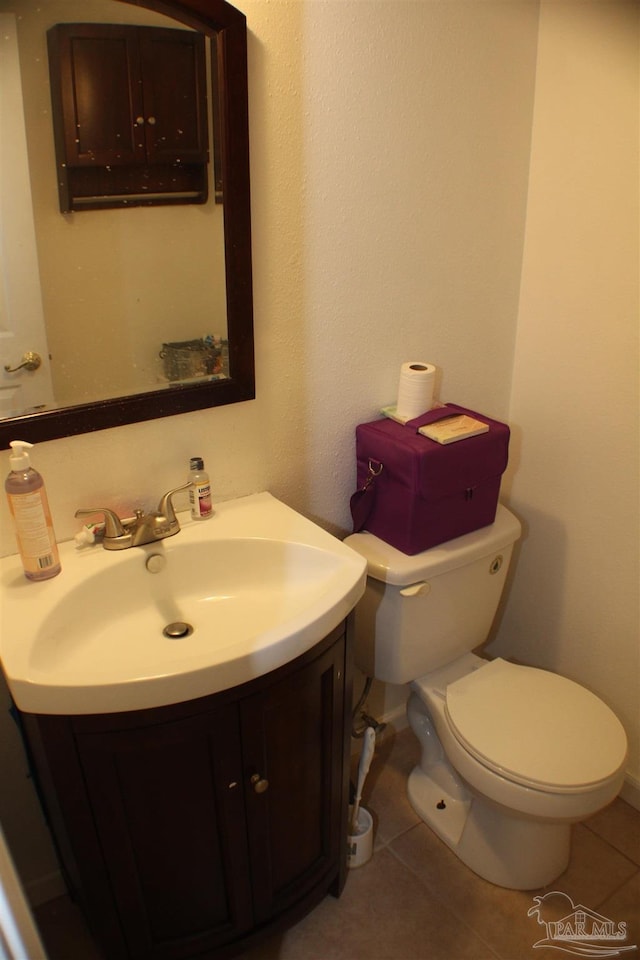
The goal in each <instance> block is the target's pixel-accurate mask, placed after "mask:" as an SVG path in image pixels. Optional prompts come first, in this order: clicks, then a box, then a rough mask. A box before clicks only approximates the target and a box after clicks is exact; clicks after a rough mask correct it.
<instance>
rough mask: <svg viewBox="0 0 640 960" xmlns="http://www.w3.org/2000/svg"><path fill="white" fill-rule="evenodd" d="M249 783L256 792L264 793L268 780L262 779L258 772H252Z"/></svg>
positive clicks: (267, 787) (267, 786)
mask: <svg viewBox="0 0 640 960" xmlns="http://www.w3.org/2000/svg"><path fill="white" fill-rule="evenodd" d="M251 783H252V785H253V789H254V790H255V792H256V793H265V791H267V790H268V789H269V781H268V780H263V778H262V777H261V776H260V774H259V773H254V775H253V776H252V777H251Z"/></svg>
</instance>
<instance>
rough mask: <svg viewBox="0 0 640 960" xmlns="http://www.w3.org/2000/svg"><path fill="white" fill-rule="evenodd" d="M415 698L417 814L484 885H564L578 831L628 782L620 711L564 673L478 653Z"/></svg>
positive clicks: (419, 685)
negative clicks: (578, 824) (504, 719)
mask: <svg viewBox="0 0 640 960" xmlns="http://www.w3.org/2000/svg"><path fill="white" fill-rule="evenodd" d="M411 691H412V693H411V696H410V698H409V702H408V704H407V714H408V719H409V724H410V726H411V728H412V729H413V731H414V733H415V734H416V736H417V737H418V740H419V741H420V745H421V747H422V755H421V759H420V763H419V765H418V766H417V767H416V768H415V769H414V770H413V771H412V773H411V775H410V777H409V782H408V794H409V799H410V802H411V804H412V806H413V807H414V809H415V810H416V812H417V813H418V814H419V816H420V817H421V818H422V819H423V820H424V821H425V822H426V823H427V824H428V825H429V826H430V827H431V828H432V829H433V830H434V831H435V832H436V833H437V834H438V836H439V837H440V838H441V839H442V840H444V841H445V843H447V844H448V845H449V846H450V847H451V848H452V850H454V852H455V853H456V854H457V855H458V857H459V858H460V859H461V860H462V861H463V862H464V863H466V864H467V866H469V867H470V868H471V869H472V870H473V871H474V872H475V873H477V874H479V875H480V876H482V877H484V879H486V880H490V881H491V882H493V883H496V884H498V885H500V886H505V887H510V888H512V889H520V890H527V889H533V888H535V887H540V886H544V885H546V884H548V883H550V882H551V881H552V880H554V879H556V877H558V876H559V875H560V874H561V873H563V872H564V870H565V869H566V867H567V864H568V861H569V854H570V839H571V824H572V823H575V822H578V821H580V820H584V819H585V818H586V817H588V816H590V815H591V814H593V813H595V812H597V811H598V810H600V809H602V807H604V806H606V805H607V804H608V803H610V802H611V800H613V799H614V797H615V796H616V795H617V794H618V792H619V790H620V787H621V785H622V780H623V776H624V762H625V757H626V746H627V744H626V736H625V733H624V730H623V728H622V725H621V724H620V722H619V721H618V719H617V717H616V716H615V714H613V713H612V711H611V710H609V708H608V707H607V706H606V705H605V704H604V703H603V702H602V701H601V700H599V699H598V698H597V697H595V696H594V695H593V694H591V693H590V692H589V691H587V690H585V689H584V688H583V687H581V686H579V685H578V684H576V683H573V682H572V681H570V680H567V679H565V678H563V677H559V676H557V675H556V674H553V673H549V672H547V671H544V670H537V669H534V668H532V667H525V666H519V665H515V664H512V663H508V662H506V661H504V660H494V661H487V660H482V659H480V658H479V657H476V656H474V655H473V654H468V655H466V656H463V657H461V658H460V659H459V660H457V661H456V662H455V663H454V664H451V665H449V666H448V667H446V668H444V669H441V670H438V671H435V672H434V673H433V674H431V675H427V676H425V677H421V678H419V679H418V680H415V681H414V682H413V683H412V684H411ZM505 710H506V711H507V712H508V716H509V723H508V725H505V723H503V722H502V720H501V718H502V717H503V716H504V715H505Z"/></svg>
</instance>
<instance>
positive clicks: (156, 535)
mask: <svg viewBox="0 0 640 960" xmlns="http://www.w3.org/2000/svg"><path fill="white" fill-rule="evenodd" d="M190 487H191V483H190V482H189V483H184V484H183V485H182V486H181V487H175V488H174V489H173V490H169V492H168V493H165V494H164V496H163V497H162V498H161V500H160V503H159V505H158V509H157V510H155V511H151V513H145V512H144V510H136V512H135V516H134V517H131V518H129V519H126V520H121V519H120V517H119V516H118V514H117V513H115V512H114V511H113V510H110V509H109V508H108V507H87V508H84V509H81V510H76V514H75V515H76V517H78V518H79V517H91V516H93V514H94V513H101V514H103V516H104V538H103V541H102V545H103V547H104V548H105V550H126V549H127V548H128V547H140V546H142V544H143V543H154V542H155V541H156V540H164V539H165V538H166V537H173V536H174V535H175V534H176V533H179V532H180V524H179V523H178V518H177V517H176V512H175V510H174V508H173V499H172V498H173V495H174V494H176V493H180V491H182V490H188V489H189V488H190Z"/></svg>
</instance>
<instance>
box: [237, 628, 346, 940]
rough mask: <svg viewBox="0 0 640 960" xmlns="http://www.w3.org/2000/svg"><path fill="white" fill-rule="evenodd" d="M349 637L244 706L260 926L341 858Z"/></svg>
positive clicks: (246, 771) (253, 868)
mask: <svg viewBox="0 0 640 960" xmlns="http://www.w3.org/2000/svg"><path fill="white" fill-rule="evenodd" d="M344 669H345V639H344V636H343V637H342V639H341V640H339V641H338V642H336V643H334V645H333V646H332V647H331V648H330V649H329V650H327V651H326V652H325V653H324V654H323V655H322V656H320V657H318V658H317V659H315V660H313V661H312V662H311V663H309V664H307V665H306V666H305V667H303V668H301V669H300V670H298V671H296V672H295V673H292V674H290V675H289V676H287V677H285V678H283V679H281V680H279V681H278V682H277V683H274V684H273V685H272V686H270V687H269V689H267V690H265V691H263V692H261V693H257V694H255V695H254V696H253V697H250V698H247V699H245V700H244V701H243V702H242V703H241V720H242V741H243V753H244V781H245V790H246V795H247V801H246V803H247V830H248V835H249V849H250V857H251V872H252V876H253V880H254V884H253V906H254V913H255V920H256V922H257V923H262V922H264V921H266V920H268V919H270V918H271V917H273V916H274V915H277V914H279V913H281V912H283V911H285V910H286V909H287V908H288V907H290V906H291V904H292V903H295V902H296V901H298V900H300V899H301V898H302V897H304V895H305V893H306V892H307V891H310V890H312V889H313V888H314V887H317V886H318V884H319V883H320V881H321V879H322V877H323V875H326V874H328V873H329V872H330V871H331V870H334V871H335V865H336V862H338V860H339V858H340V829H341V821H340V815H339V811H340V809H341V806H342V786H343V775H342V760H343V731H344V718H343V707H344Z"/></svg>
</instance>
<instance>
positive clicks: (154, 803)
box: [77, 706, 251, 960]
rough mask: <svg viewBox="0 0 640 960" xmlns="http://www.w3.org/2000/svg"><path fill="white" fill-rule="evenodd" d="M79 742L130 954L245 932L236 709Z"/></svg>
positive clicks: (179, 948) (192, 947) (165, 954)
mask: <svg viewBox="0 0 640 960" xmlns="http://www.w3.org/2000/svg"><path fill="white" fill-rule="evenodd" d="M220 731H224V736H221V734H220ZM77 742H78V747H79V751H80V758H81V763H82V766H83V769H84V772H85V777H86V781H87V786H88V790H89V794H90V799H91V804H92V807H93V810H94V815H95V818H96V823H97V827H98V832H99V833H100V836H101V838H102V840H103V848H104V857H105V863H106V867H107V871H108V873H109V876H110V879H111V883H112V886H113V889H114V897H115V899H116V902H117V906H118V912H119V915H120V922H121V923H122V926H123V928H124V929H125V936H126V938H127V942H128V944H129V948H130V949H131V951H132V956H133V957H136V956H144V957H145V958H152V957H153V958H158V960H169V958H182V957H186V956H191V955H193V954H194V953H196V952H197V951H196V948H198V951H199V950H204V949H210V948H212V947H214V946H215V945H217V944H220V943H224V942H225V941H227V940H229V939H233V938H234V937H236V936H238V935H239V933H241V932H242V931H243V930H245V929H248V927H249V926H250V923H251V918H250V895H249V890H248V870H247V868H246V862H247V851H246V834H245V830H244V804H243V798H242V791H241V788H240V786H239V783H240V769H239V765H238V761H237V757H238V756H239V750H240V746H239V725H238V716H237V710H236V708H235V707H233V706H230V707H226V708H220V709H219V710H215V711H212V712H211V713H208V714H206V715H204V716H200V717H192V718H189V719H187V720H181V721H174V722H170V723H166V724H158V725H153V726H149V727H144V728H139V729H134V730H122V731H118V730H115V731H112V732H102V733H95V734H89V733H82V734H78V735H77ZM234 783H235V784H238V786H231V784H234ZM243 864H244V868H243Z"/></svg>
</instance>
